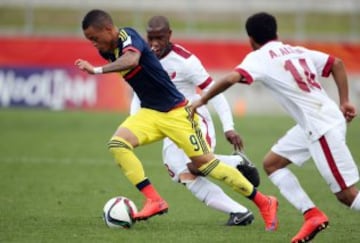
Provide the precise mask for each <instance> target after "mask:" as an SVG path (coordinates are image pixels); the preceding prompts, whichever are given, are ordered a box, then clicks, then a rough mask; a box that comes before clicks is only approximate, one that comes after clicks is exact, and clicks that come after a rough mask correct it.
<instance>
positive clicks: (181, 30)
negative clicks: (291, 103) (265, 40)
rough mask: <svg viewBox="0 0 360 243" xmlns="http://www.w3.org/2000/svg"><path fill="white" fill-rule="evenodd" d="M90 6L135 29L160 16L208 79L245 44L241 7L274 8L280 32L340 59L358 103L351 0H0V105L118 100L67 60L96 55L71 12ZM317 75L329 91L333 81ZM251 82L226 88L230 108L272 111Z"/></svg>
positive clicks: (86, 104)
mask: <svg viewBox="0 0 360 243" xmlns="http://www.w3.org/2000/svg"><path fill="white" fill-rule="evenodd" d="M92 8H101V9H104V10H106V11H108V12H110V13H111V15H112V16H113V18H114V22H115V23H116V24H117V25H118V27H121V26H131V27H134V28H136V29H137V30H138V31H139V32H140V33H141V34H143V35H145V26H146V22H147V20H148V19H149V17H151V16H152V15H165V16H167V17H168V18H169V19H170V22H171V25H172V29H173V41H174V42H178V43H180V44H182V45H184V46H185V47H186V48H187V49H189V50H190V51H192V52H193V53H195V54H196V55H197V56H198V57H199V58H200V59H201V61H202V62H203V64H204V66H205V67H206V68H207V69H208V71H209V72H210V73H211V74H212V75H213V76H214V78H215V79H216V78H217V77H219V76H220V75H222V74H224V72H226V71H229V70H231V69H232V68H233V67H235V66H236V65H237V64H238V63H240V62H241V60H242V58H243V57H244V56H245V55H246V54H247V53H248V52H249V51H251V50H250V47H249V46H248V41H247V36H246V33H245V31H244V23H245V21H246V19H247V17H248V16H249V15H251V14H253V13H255V12H258V11H268V12H270V13H272V14H274V15H275V16H276V17H277V18H278V25H279V36H280V38H281V39H282V40H284V41H288V42H290V43H293V44H299V45H304V46H306V47H309V48H316V49H319V50H322V51H326V52H329V53H331V54H333V55H335V56H338V57H340V58H342V59H343V60H344V61H345V64H346V67H347V70H348V72H349V81H350V89H351V98H352V99H353V102H355V103H356V104H357V106H358V107H360V58H359V56H360V41H359V40H360V0H342V1H337V0H317V1H311V0H303V1H295V0H287V1H282V0H253V1H245V0H222V1H215V0H177V1H170V0H137V1H133V0H121V1H112V0H101V1H100V0H88V1H86V3H85V2H82V1H73V0H0V107H40V108H46V109H52V110H62V109H85V110H111V111H113V110H114V111H124V112H126V111H127V110H128V105H129V104H128V100H129V99H130V96H131V92H130V90H129V89H128V87H127V85H126V84H124V83H123V82H119V76H118V75H99V76H89V75H85V74H83V73H81V72H79V71H78V70H76V69H75V68H74V67H73V63H74V61H75V59H77V58H84V59H88V60H89V61H91V62H94V63H95V64H99V65H101V63H103V60H101V59H100V58H99V57H98V54H97V51H96V50H95V48H93V47H92V46H91V44H90V43H89V42H88V41H86V40H85V39H84V37H83V36H82V31H81V20H82V18H83V16H84V14H85V13H86V12H87V11H89V10H90V9H92ZM323 84H324V86H325V88H326V89H327V91H328V92H329V94H330V95H331V96H333V97H334V98H335V99H337V91H336V86H335V84H334V82H332V80H331V79H330V80H327V81H324V82H323ZM239 86H240V85H239ZM254 86H255V87H247V86H243V85H241V86H240V87H236V88H234V89H232V90H230V91H227V93H226V95H227V96H228V98H229V100H230V103H231V105H232V107H233V109H234V113H235V114H237V115H239V116H241V115H244V114H247V113H271V114H272V113H281V112H282V110H281V108H280V107H278V106H277V104H276V103H275V102H274V101H273V99H272V98H271V97H270V96H269V94H268V92H266V91H264V90H263V88H262V87H261V86H258V85H256V84H255V85H254Z"/></svg>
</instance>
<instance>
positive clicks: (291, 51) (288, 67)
mask: <svg viewBox="0 0 360 243" xmlns="http://www.w3.org/2000/svg"><path fill="white" fill-rule="evenodd" d="M334 60H335V59H334V58H333V57H332V56H329V55H327V54H325V53H323V52H319V51H313V50H308V49H306V48H304V47H295V46H291V45H286V44H283V43H282V42H280V41H270V42H269V43H267V44H265V45H264V46H262V47H261V48H260V49H258V50H256V51H253V52H251V53H249V54H248V55H247V56H246V57H245V59H244V60H243V62H242V63H241V64H239V65H238V66H237V67H236V69H235V70H236V71H238V72H239V73H240V74H241V75H242V76H243V77H244V79H243V80H241V82H244V83H247V84H251V83H252V82H253V81H260V82H262V83H263V85H265V86H266V87H267V88H268V89H269V90H270V91H271V92H272V94H273V96H274V97H275V98H276V99H277V100H278V101H279V102H280V104H281V105H282V106H283V107H284V108H285V110H286V111H287V112H288V113H289V114H290V115H291V116H292V117H293V119H294V120H295V121H296V122H297V123H298V124H299V125H300V127H301V128H302V129H303V130H304V132H305V134H306V136H307V137H308V138H309V139H310V140H312V141H314V140H316V139H318V138H319V137H321V136H322V135H323V134H325V133H326V132H327V131H328V130H329V129H331V128H332V127H334V126H336V125H339V124H340V123H342V122H344V121H345V118H344V116H343V114H342V113H341V111H340V109H339V107H338V105H337V104H336V103H335V102H334V101H333V100H332V99H330V98H329V96H328V95H327V94H326V92H325V90H324V89H323V87H322V86H321V84H320V83H319V77H320V75H321V76H323V77H327V76H329V75H330V70H331V66H332V64H333V62H334Z"/></svg>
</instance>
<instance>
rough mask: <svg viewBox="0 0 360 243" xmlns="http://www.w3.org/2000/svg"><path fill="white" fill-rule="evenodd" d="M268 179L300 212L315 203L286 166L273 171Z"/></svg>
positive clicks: (313, 205)
mask: <svg viewBox="0 0 360 243" xmlns="http://www.w3.org/2000/svg"><path fill="white" fill-rule="evenodd" d="M269 179H270V180H271V181H272V183H274V185H275V186H277V187H278V188H279V190H280V193H281V195H283V196H284V197H285V198H286V199H287V200H288V201H289V202H290V203H291V204H292V205H293V206H294V207H295V208H296V209H298V210H299V211H301V212H302V213H304V212H305V211H307V210H308V209H310V208H313V207H315V204H314V203H313V202H312V201H311V199H310V198H309V196H308V195H307V194H306V193H305V191H304V190H303V189H302V187H301V185H300V183H299V181H298V179H297V178H296V176H295V175H294V174H293V173H292V172H291V171H290V170H289V169H288V168H282V169H279V170H277V171H275V172H273V173H272V174H271V175H270V176H269Z"/></svg>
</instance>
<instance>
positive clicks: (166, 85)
mask: <svg viewBox="0 0 360 243" xmlns="http://www.w3.org/2000/svg"><path fill="white" fill-rule="evenodd" d="M82 29H83V32H84V35H85V37H86V38H87V39H88V40H90V41H91V42H92V44H93V45H94V47H96V48H97V49H98V50H99V52H100V55H101V56H102V57H104V58H105V59H106V60H108V61H109V63H107V64H105V65H103V66H101V67H94V66H93V65H92V64H90V63H89V62H88V61H86V60H82V59H77V60H76V61H75V65H76V66H77V67H78V68H79V69H81V70H83V71H85V72H87V73H89V74H100V73H111V72H118V73H120V74H121V75H122V76H123V78H124V79H125V81H126V82H127V83H128V84H129V85H130V86H131V87H132V88H133V90H134V92H135V93H136V94H137V96H138V97H139V99H140V102H141V108H140V109H139V111H138V112H137V113H135V114H134V115H132V116H129V117H128V118H127V119H126V120H125V121H123V122H122V123H121V124H120V125H119V127H118V129H117V130H116V132H115V133H114V135H113V136H112V138H111V139H110V141H109V143H108V145H109V150H110V151H111V153H112V154H113V155H114V158H115V160H116V162H117V163H118V164H119V166H120V168H121V169H122V171H123V172H124V174H125V175H126V177H127V178H128V179H129V180H130V182H131V183H132V184H133V185H134V186H136V187H137V188H138V189H139V190H140V192H141V193H142V194H143V195H144V196H145V198H146V201H145V205H144V207H143V208H142V210H140V211H139V212H138V213H136V214H135V215H133V216H134V218H135V219H137V220H143V219H147V218H149V217H152V216H154V215H157V214H162V213H165V212H167V210H168V204H167V202H166V201H165V200H164V199H163V198H162V197H161V196H160V195H159V193H158V192H157V191H156V189H155V188H154V186H153V185H152V184H151V183H150V180H149V179H148V178H147V177H146V176H145V172H144V169H143V166H142V163H141V162H140V160H139V159H138V158H137V157H136V155H135V154H134V152H133V149H134V148H135V147H137V146H140V145H144V144H148V143H152V142H155V141H158V140H161V139H163V138H165V137H168V138H170V139H171V140H172V141H173V142H174V143H176V144H177V146H178V147H179V148H182V149H183V150H184V151H185V153H186V155H187V156H188V157H189V158H190V159H191V162H192V165H193V166H192V167H193V168H196V170H197V171H198V173H201V174H202V175H203V176H207V175H209V176H211V177H212V178H215V179H217V180H220V181H223V182H225V183H226V184H227V185H229V186H231V187H232V188H233V189H234V190H235V191H237V192H239V193H240V194H242V195H244V196H245V197H247V198H249V199H250V200H252V201H253V202H254V203H255V204H256V206H257V207H258V209H259V211H260V213H261V215H262V217H263V219H264V222H265V229H266V230H267V231H274V230H276V229H277V225H278V220H277V204H278V202H277V199H276V198H275V197H273V196H267V195H264V194H262V193H261V192H260V191H258V190H257V189H256V188H255V187H254V186H253V185H252V184H251V183H250V182H249V181H248V180H247V179H246V178H245V177H244V176H243V175H242V174H241V173H240V172H239V171H238V170H237V169H235V168H234V167H232V166H229V165H226V164H224V163H223V162H221V161H219V160H218V159H216V158H215V156H214V155H213V153H212V152H210V149H209V146H208V144H207V143H206V140H205V139H204V136H203V134H202V132H201V129H200V128H199V126H198V121H199V117H198V116H197V115H195V116H194V117H191V110H190V104H189V102H188V101H187V100H186V99H185V97H184V96H183V95H182V94H181V93H180V92H179V91H178V90H177V89H176V87H175V85H174V84H173V83H172V82H171V80H170V78H169V76H168V74H167V73H166V71H165V70H164V69H163V67H162V66H161V64H160V61H159V60H158V59H157V57H156V56H155V54H154V53H153V52H152V51H151V50H150V48H149V46H148V44H147V43H146V41H145V40H144V39H143V38H141V36H140V35H139V34H138V33H137V32H136V31H135V30H134V29H132V28H128V27H125V28H120V29H118V28H117V27H116V26H115V25H114V24H113V21H112V18H111V16H110V15H109V14H108V13H106V12H104V11H103V10H91V11H90V12H88V13H87V14H86V15H85V17H84V19H83V21H82Z"/></svg>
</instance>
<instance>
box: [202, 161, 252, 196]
mask: <svg viewBox="0 0 360 243" xmlns="http://www.w3.org/2000/svg"><path fill="white" fill-rule="evenodd" d="M199 170H200V171H201V172H202V173H203V174H204V175H205V176H207V175H210V176H211V177H212V178H214V179H217V180H220V181H224V182H225V183H226V184H227V185H229V186H231V187H232V188H233V189H234V190H235V191H237V192H240V193H241V194H242V195H244V196H246V197H248V196H250V195H251V193H252V192H253V191H254V186H253V185H252V184H251V183H250V182H249V181H248V180H247V179H246V178H245V177H244V176H243V175H242V174H241V173H240V172H239V171H238V170H237V169H235V168H234V167H231V166H230V165H227V164H225V163H223V162H221V161H220V160H218V159H214V160H212V161H210V162H208V163H206V164H204V165H202V166H200V168H199Z"/></svg>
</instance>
